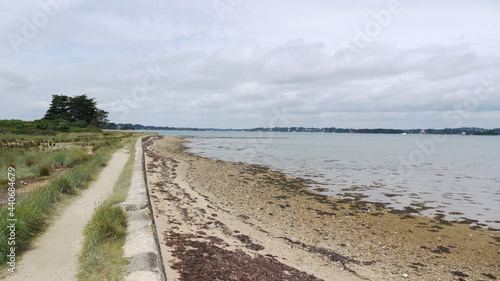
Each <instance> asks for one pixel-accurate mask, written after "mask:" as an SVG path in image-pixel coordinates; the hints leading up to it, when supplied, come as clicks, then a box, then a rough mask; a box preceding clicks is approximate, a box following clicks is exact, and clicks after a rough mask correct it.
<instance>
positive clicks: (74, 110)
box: [42, 95, 108, 127]
mask: <svg viewBox="0 0 500 281" xmlns="http://www.w3.org/2000/svg"><path fill="white" fill-rule="evenodd" d="M107 117H108V112H106V111H104V110H102V109H99V108H97V103H96V101H95V100H94V99H93V98H89V97H87V95H80V96H74V97H68V96H65V95H52V102H51V104H50V107H49V109H48V110H47V113H45V116H44V117H43V119H42V120H46V121H66V122H70V123H77V124H79V126H80V127H82V126H88V125H91V126H96V127H100V126H104V125H106V124H107V123H108V119H107Z"/></svg>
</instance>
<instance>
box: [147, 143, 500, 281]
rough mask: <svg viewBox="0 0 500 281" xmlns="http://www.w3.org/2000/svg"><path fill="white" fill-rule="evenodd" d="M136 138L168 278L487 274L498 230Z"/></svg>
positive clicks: (498, 245)
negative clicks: (394, 208) (339, 195)
mask: <svg viewBox="0 0 500 281" xmlns="http://www.w3.org/2000/svg"><path fill="white" fill-rule="evenodd" d="M185 142H186V141H185V140H183V139H181V138H176V137H167V136H157V137H153V138H151V139H150V140H148V141H146V142H145V143H144V152H145V162H146V163H145V167H146V176H147V185H148V189H149V196H150V199H151V205H152V208H153V214H154V220H155V223H156V230H157V233H158V239H159V243H160V248H161V253H162V257H163V259H164V265H165V272H166V277H167V280H179V281H187V280H189V281H192V280H270V281H274V280H297V281H298V280H401V279H406V278H409V279H410V280H495V279H496V278H498V277H499V276H500V274H499V273H500V236H499V233H498V232H495V231H491V230H488V229H484V228H470V227H469V226H468V225H466V224H455V223H450V222H447V221H444V220H437V219H432V218H427V217H421V216H415V215H412V214H408V213H404V212H403V213H397V212H391V211H390V210H388V209H386V208H384V206H383V205H376V204H366V203H365V202H361V201H354V202H352V201H345V200H341V199H336V198H334V197H329V196H326V195H321V194H318V193H316V192H314V191H311V190H310V189H309V186H308V183H307V181H305V180H303V179H300V178H293V177H289V176H287V175H285V174H283V173H279V172H276V171H272V170H270V169H268V168H265V167H262V166H258V165H249V164H244V163H235V162H229V161H221V160H213V159H209V158H205V157H200V156H196V155H193V154H190V153H187V152H186V149H185V148H186V147H185V145H184V143H185Z"/></svg>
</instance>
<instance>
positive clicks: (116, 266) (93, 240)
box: [77, 141, 135, 281]
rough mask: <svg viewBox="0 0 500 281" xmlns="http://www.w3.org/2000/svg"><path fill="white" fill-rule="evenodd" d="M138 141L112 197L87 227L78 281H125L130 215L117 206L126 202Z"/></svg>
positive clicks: (131, 144)
mask: <svg viewBox="0 0 500 281" xmlns="http://www.w3.org/2000/svg"><path fill="white" fill-rule="evenodd" d="M134 144H135V141H131V143H130V144H129V146H128V147H129V151H130V157H129V160H128V161H127V163H126V164H125V167H124V169H123V171H122V172H121V174H120V176H119V178H118V181H117V182H116V184H115V187H114V189H113V193H112V195H111V196H110V197H109V198H108V199H107V200H106V201H104V202H103V203H102V204H101V206H99V207H98V208H97V210H96V212H95V213H94V215H93V216H92V219H91V220H90V222H89V223H88V224H87V226H86V227H85V231H84V236H85V241H84V244H83V249H82V252H81V254H80V257H79V262H80V265H79V270H78V276H77V277H78V280H81V281H88V280H90V281H92V280H96V281H97V280H99V281H100V280H123V278H124V277H125V274H126V273H127V267H128V265H129V263H130V261H129V260H128V259H126V258H124V257H123V245H124V244H125V238H126V235H127V214H126V213H125V211H124V210H123V209H122V208H121V207H119V206H117V205H116V204H118V203H121V202H123V201H125V200H126V198H127V193H128V189H129V187H130V181H131V178H132V167H133V164H134V158H135V157H134V156H135V146H134Z"/></svg>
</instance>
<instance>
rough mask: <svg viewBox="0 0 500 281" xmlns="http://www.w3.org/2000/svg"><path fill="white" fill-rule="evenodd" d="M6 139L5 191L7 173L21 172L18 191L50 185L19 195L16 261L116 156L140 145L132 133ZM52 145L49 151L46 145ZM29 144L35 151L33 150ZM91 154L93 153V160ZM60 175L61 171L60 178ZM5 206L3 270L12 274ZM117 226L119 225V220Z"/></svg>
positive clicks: (2, 143) (0, 240) (0, 165)
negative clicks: (28, 183) (125, 148)
mask: <svg viewBox="0 0 500 281" xmlns="http://www.w3.org/2000/svg"><path fill="white" fill-rule="evenodd" d="M15 137H16V139H13V138H11V137H10V136H8V135H0V169H2V171H1V175H2V179H1V180H0V185H1V188H0V191H1V192H4V193H5V192H6V189H7V187H8V182H7V181H6V180H5V179H7V175H6V172H7V168H8V167H15V169H16V172H15V174H16V184H17V186H16V187H17V189H18V190H19V189H20V186H19V183H20V182H21V181H34V182H36V181H41V180H47V179H48V180H49V182H48V183H47V184H46V185H45V186H43V187H41V188H37V189H34V190H31V191H28V192H22V193H21V192H18V198H17V201H16V205H15V207H16V209H15V218H16V219H17V222H16V232H15V233H16V245H15V247H16V257H17V258H19V256H20V255H21V254H22V253H23V252H24V251H26V250H27V249H28V248H29V247H30V244H31V243H32V241H33V239H34V238H36V237H37V236H38V235H40V234H41V233H42V232H43V231H44V230H45V229H46V228H47V227H48V226H49V224H50V222H51V219H53V217H54V214H56V213H57V210H58V209H59V208H61V206H64V205H67V204H68V202H69V201H71V200H72V199H73V198H74V195H75V194H77V193H78V192H79V190H81V189H84V188H87V187H88V184H89V182H90V181H91V180H92V179H93V177H94V176H95V175H96V174H98V173H99V171H100V170H101V169H102V167H104V166H105V165H106V163H107V162H108V160H109V158H110V156H111V154H112V153H113V152H114V151H115V150H117V149H118V148H120V147H122V146H123V145H124V144H128V143H129V142H131V141H132V140H136V136H134V135H133V134H131V133H103V134H89V133H79V134H60V135H58V136H50V137H48V136H38V138H37V137H36V136H19V135H16V136H15ZM47 142H50V145H48V146H44V143H47ZM28 144H29V145H28ZM88 150H91V151H93V153H92V154H89V153H88ZM56 170H59V171H58V172H57V173H56ZM2 197H5V198H2V199H1V202H0V203H3V205H4V206H1V207H0V270H2V272H6V271H7V270H6V269H5V267H6V262H7V253H8V251H9V249H10V247H12V246H14V245H9V244H8V238H9V236H10V230H9V229H8V228H7V225H8V221H7V218H9V210H8V208H7V207H8V206H6V205H5V203H6V199H7V196H2ZM113 220H116V221H119V220H118V219H117V218H116V217H113Z"/></svg>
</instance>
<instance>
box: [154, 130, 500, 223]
mask: <svg viewBox="0 0 500 281" xmlns="http://www.w3.org/2000/svg"><path fill="white" fill-rule="evenodd" d="M157 132H158V133H160V134H163V135H190V136H193V137H192V138H190V141H191V143H190V144H189V147H190V151H191V152H193V153H195V154H198V155H201V156H205V157H209V158H214V159H220V160H227V161H235V162H245V163H251V164H260V165H265V166H267V167H270V168H272V169H275V170H279V171H282V172H284V173H287V174H289V175H292V176H298V177H303V178H307V179H311V180H314V181H315V182H317V184H316V185H314V186H313V188H316V189H317V188H318V187H319V188H320V189H317V190H321V193H323V194H327V195H331V196H335V197H338V198H356V197H357V198H359V197H360V196H361V197H363V200H365V201H371V202H378V203H384V204H387V206H388V207H391V208H395V209H404V208H405V207H411V208H412V209H413V210H414V211H417V212H418V213H419V214H421V215H426V216H430V217H432V216H435V215H436V214H441V215H444V218H445V219H447V220H459V221H462V220H466V219H467V220H477V223H476V224H478V225H482V226H487V227H493V228H496V229H500V137H495V136H457V135H447V136H445V135H376V134H325V133H271V132H260V133H259V132H234V131H231V132H220V131H202V132H193V131H157Z"/></svg>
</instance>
